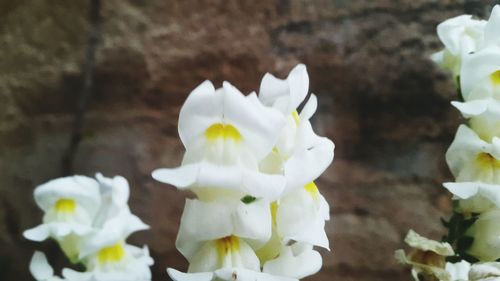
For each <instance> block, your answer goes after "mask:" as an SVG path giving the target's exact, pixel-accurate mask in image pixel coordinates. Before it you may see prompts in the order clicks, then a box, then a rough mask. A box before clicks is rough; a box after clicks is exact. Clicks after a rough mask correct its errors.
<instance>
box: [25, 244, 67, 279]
mask: <svg viewBox="0 0 500 281" xmlns="http://www.w3.org/2000/svg"><path fill="white" fill-rule="evenodd" d="M30 272H31V275H33V277H34V278H35V280H37V281H63V280H64V279H62V278H60V277H57V276H55V275H54V269H53V268H52V266H50V264H49V262H48V261H47V257H46V256H45V254H44V253H42V252H38V251H36V252H35V253H34V254H33V257H32V258H31V262H30Z"/></svg>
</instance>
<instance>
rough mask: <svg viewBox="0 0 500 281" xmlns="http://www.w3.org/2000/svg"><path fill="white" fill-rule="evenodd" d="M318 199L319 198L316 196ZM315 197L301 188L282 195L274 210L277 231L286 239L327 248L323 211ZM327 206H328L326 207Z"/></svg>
mask: <svg viewBox="0 0 500 281" xmlns="http://www.w3.org/2000/svg"><path fill="white" fill-rule="evenodd" d="M318 199H319V198H318ZM317 203H319V202H315V199H314V198H313V197H312V196H311V195H310V194H309V193H308V192H306V191H305V190H303V189H301V190H298V191H295V192H294V193H291V194H290V195H287V196H286V197H284V198H283V199H282V200H281V201H280V203H279V206H278V210H277V212H276V223H277V229H278V233H279V234H280V235H281V236H282V237H283V238H284V239H285V241H287V240H295V241H299V242H305V243H309V244H312V245H317V246H320V247H323V248H325V249H329V242H328V237H327V236H326V233H325V230H324V226H325V211H324V210H323V209H320V208H319V206H318V204H317ZM327 208H328V207H327Z"/></svg>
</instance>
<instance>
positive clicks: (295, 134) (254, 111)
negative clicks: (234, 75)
mask: <svg viewBox="0 0 500 281" xmlns="http://www.w3.org/2000/svg"><path fill="white" fill-rule="evenodd" d="M308 88H309V77H308V74H307V71H306V67H305V66H304V65H298V66H296V67H295V68H294V69H293V70H292V71H291V72H290V74H289V76H288V77H287V78H286V79H284V80H282V79H278V78H276V77H274V76H273V75H271V74H266V75H265V76H264V78H263V79H262V82H261V85H260V90H259V95H257V94H256V93H255V92H252V93H251V94H249V95H247V96H245V95H243V94H242V93H241V92H240V91H239V90H238V89H236V88H235V87H234V86H233V85H231V84H230V83H228V82H224V83H223V85H222V87H221V88H219V89H215V88H214V86H213V84H212V83H211V82H209V81H205V82H203V83H202V84H201V85H199V86H198V87H197V88H196V89H194V90H193V91H192V92H191V94H190V95H189V96H188V98H187V100H186V102H185V103H184V105H183V106H182V108H181V111H180V115H179V135H180V138H181V141H182V143H183V144H184V146H185V148H186V152H185V154H184V158H183V161H182V165H181V166H180V167H177V168H172V169H166V168H165V169H158V170H155V171H154V172H153V174H152V175H153V178H155V179H156V180H158V181H160V182H164V183H167V184H171V185H174V186H176V187H177V188H178V189H181V190H186V189H188V190H190V191H192V192H194V194H196V197H197V198H196V199H187V200H186V205H185V208H184V212H183V214H182V218H181V224H180V229H179V233H178V236H177V240H176V246H177V249H178V250H179V251H180V252H181V253H182V255H183V256H184V257H185V258H186V259H187V260H188V262H189V268H188V273H183V272H180V271H177V270H174V269H172V268H169V269H168V270H167V271H168V274H169V275H170V277H171V278H172V279H174V280H176V281H187V280H199V281H203V280H207V281H208V280H269V281H272V280H276V281H278V280H297V279H300V278H303V277H306V276H309V275H312V274H314V273H316V272H317V271H318V270H319V269H320V267H321V265H322V258H321V256H320V254H319V253H318V252H317V251H315V250H314V249H313V247H314V246H319V247H323V248H326V249H328V248H329V243H328V238H327V236H326V234H325V230H324V226H325V221H326V220H329V216H330V214H329V206H328V203H327V202H326V201H325V199H324V198H323V196H322V195H321V194H320V193H319V191H318V188H317V186H316V184H315V183H314V181H315V180H316V179H317V178H318V177H319V176H320V175H321V174H322V173H323V171H324V170H325V169H326V168H327V167H328V166H329V165H330V163H331V162H332V160H333V150H334V144H333V143H332V142H331V141H330V140H329V139H327V138H325V137H320V136H318V135H316V134H315V133H314V131H313V129H312V126H311V123H310V121H309V119H310V118H311V116H312V115H313V114H314V112H315V111H316V107H317V100H316V97H315V96H314V95H311V96H310V98H309V99H308V100H307V102H305V104H304V106H303V108H302V110H300V113H299V112H298V108H299V106H300V105H301V104H302V103H303V102H304V100H305V99H306V97H307V94H308Z"/></svg>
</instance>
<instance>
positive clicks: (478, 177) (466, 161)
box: [443, 125, 500, 213]
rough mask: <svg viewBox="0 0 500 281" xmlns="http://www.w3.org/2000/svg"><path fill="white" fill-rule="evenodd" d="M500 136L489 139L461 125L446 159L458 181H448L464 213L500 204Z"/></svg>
mask: <svg viewBox="0 0 500 281" xmlns="http://www.w3.org/2000/svg"><path fill="white" fill-rule="evenodd" d="M499 159H500V139H499V138H496V137H495V138H493V140H492V143H488V142H486V141H484V140H482V139H481V138H479V136H478V135H477V134H476V133H475V132H474V131H472V130H471V129H470V128H469V127H467V126H465V125H461V126H460V127H459V128H458V131H457V134H456V136H455V139H454V141H453V143H452V144H451V146H450V148H449V149H448V151H447V152H446V161H447V163H448V166H449V167H450V170H451V172H452V173H453V175H454V176H455V178H456V182H447V183H444V184H443V185H444V187H445V188H447V189H448V190H449V191H450V192H451V193H452V194H453V195H454V198H455V199H458V200H459V205H458V208H457V210H458V211H460V212H463V213H480V212H484V211H486V210H489V209H491V208H493V207H500V185H499V184H500V160H499Z"/></svg>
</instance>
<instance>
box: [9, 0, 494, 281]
mask: <svg viewBox="0 0 500 281" xmlns="http://www.w3.org/2000/svg"><path fill="white" fill-rule="evenodd" d="M86 2H87V1H83V0H73V1H53V0H37V1H29V0H17V1H13V0H10V1H9V0H0V277H1V278H0V279H2V280H16V281H17V280H31V277H30V276H29V273H28V264H29V259H30V258H31V255H32V252H33V250H34V249H41V250H46V251H47V253H48V254H49V256H50V259H51V261H52V262H53V263H55V264H57V265H58V266H60V265H61V264H63V263H64V257H62V256H61V254H60V253H59V251H58V249H57V247H55V245H54V244H53V243H50V242H48V243H42V244H37V243H31V242H28V241H26V240H24V239H23V238H22V237H21V233H22V231H23V230H24V229H26V228H28V227H32V226H34V225H36V224H37V223H38V222H39V221H40V219H41V216H42V213H41V211H39V210H38V209H37V207H36V205H35V203H34V201H33V199H32V191H33V188H34V187H35V186H37V185H38V184H40V183H43V182H44V181H47V180H49V179H51V178H54V177H58V176H60V175H61V169H62V168H61V158H62V155H63V153H64V151H65V149H66V146H67V144H68V142H69V135H70V130H71V126H72V125H71V124H72V118H73V116H74V112H75V106H76V100H77V98H76V97H77V96H78V95H79V93H80V89H81V84H82V72H81V69H82V63H83V59H84V52H85V40H86V10H87V3H86ZM103 2H105V3H103V7H102V14H103V23H102V30H103V31H102V38H101V45H100V47H99V49H98V59H97V65H96V92H95V95H94V99H93V100H92V102H91V105H90V107H89V110H88V111H87V113H86V115H85V117H86V123H85V127H84V132H85V134H84V135H85V137H84V139H83V141H82V143H81V146H80V148H79V150H78V152H77V154H76V157H75V171H76V173H78V174H86V175H93V174H94V173H95V172H96V171H101V172H103V173H104V174H105V175H107V176H112V175H116V174H121V175H123V176H125V177H126V178H128V179H129V181H130V183H131V187H132V189H131V200H130V204H131V207H132V209H133V211H134V212H135V213H137V214H138V215H139V216H140V217H142V218H143V219H144V220H145V221H146V222H147V223H149V224H150V225H151V226H152V229H151V230H150V231H147V232H143V233H138V234H135V235H134V236H133V237H132V238H131V239H130V241H132V242H133V243H137V244H143V243H147V244H148V245H149V246H150V249H151V252H152V255H153V257H154V258H155V262H156V264H155V265H154V267H153V272H154V276H155V279H154V280H168V277H167V276H166V273H165V272H164V269H165V268H166V267H167V266H171V267H177V268H179V269H185V268H186V266H187V265H186V262H185V261H184V259H183V258H182V256H181V255H180V254H179V253H177V252H176V250H175V248H174V241H175V235H176V232H177V226H178V222H179V218H180V214H181V211H182V208H183V204H184V198H185V197H186V196H188V195H189V194H187V193H181V192H178V191H176V190H175V188H173V187H169V186H166V185H162V184H160V183H157V182H154V181H153V180H152V179H151V177H150V172H151V171H152V170H153V169H155V168H158V167H164V166H167V167H173V166H176V165H178V164H179V163H180V158H181V155H182V152H183V147H182V145H181V143H180V140H179V139H178V135H177V127H176V122H177V115H178V110H179V107H180V105H181V104H182V102H183V101H184V99H185V98H186V96H187V94H188V93H189V92H190V90H192V89H193V88H194V87H195V86H197V85H198V84H199V83H200V82H201V81H203V80H204V79H210V80H213V81H214V82H215V83H217V84H219V85H220V83H221V82H222V81H223V80H228V81H231V82H232V83H233V84H235V85H236V86H237V87H239V88H240V89H241V90H243V91H244V92H249V91H251V90H254V89H255V90H257V89H258V85H259V82H260V79H261V77H262V75H263V74H264V73H265V72H267V71H269V72H272V73H274V74H277V75H281V76H282V77H283V76H285V75H286V74H287V73H288V71H289V70H290V69H291V68H292V67H293V66H294V65H295V64H296V63H298V62H303V63H305V64H306V65H307V67H308V70H309V75H310V78H311V86H310V89H311V91H312V92H314V93H316V94H317V95H318V97H319V111H318V113H317V114H316V116H315V117H314V119H313V123H314V124H313V125H314V127H315V129H316V131H317V132H318V133H319V134H322V135H326V136H328V137H330V138H331V139H333V140H334V142H335V143H336V154H335V160H334V163H333V165H332V166H331V167H330V168H329V169H328V170H327V172H326V173H325V174H324V175H323V176H322V177H321V178H320V180H319V181H318V186H319V187H320V189H321V192H322V193H323V194H325V196H326V197H327V200H328V201H329V202H330V203H331V205H332V208H331V212H332V215H333V221H332V222H330V223H329V224H328V225H327V231H328V233H329V237H330V239H331V241H332V244H333V247H332V249H333V251H332V252H330V253H328V252H324V253H323V257H324V268H323V270H322V271H321V272H320V273H319V274H317V275H315V276H313V277H311V278H309V279H307V280H345V281H349V280H367V281H376V280H380V281H381V280H410V276H409V275H408V271H407V270H405V269H404V268H403V267H401V266H399V265H397V264H396V263H395V261H394V260H393V258H392V256H393V251H394V250H395V249H397V248H400V247H402V242H401V241H402V239H403V237H404V235H405V234H406V232H407V230H408V229H410V228H413V229H415V230H416V231H418V232H420V233H422V234H424V235H428V236H430V237H432V238H435V239H439V238H440V236H441V235H442V234H443V233H444V229H443V228H442V227H441V226H440V223H439V218H440V217H442V216H447V214H449V212H450V202H449V200H450V197H449V196H448V195H447V194H446V192H444V190H443V188H441V186H440V184H441V182H443V181H447V180H451V175H450V173H449V172H448V169H447V167H446V164H445V161H444V153H445V151H446V148H447V147H448V145H449V144H450V143H451V140H452V138H453V135H454V133H455V130H456V128H457V126H458V124H459V123H460V122H461V121H460V117H459V114H458V113H457V112H456V111H455V110H454V109H452V107H451V106H450V104H449V101H450V100H453V99H455V98H456V94H455V90H454V86H453V83H452V82H451V81H450V79H449V77H448V75H447V74H446V73H444V72H443V71H441V70H439V69H438V67H436V66H435V65H434V64H433V63H432V62H431V61H430V60H429V59H428V57H429V55H430V54H431V53H432V52H433V51H436V50H438V49H439V48H441V45H440V43H439V41H438V39H437V37H436V35H435V27H436V25H437V24H438V23H439V22H441V21H442V20H444V19H446V18H449V17H452V16H455V15H459V14H463V13H472V14H475V15H480V16H483V17H484V16H487V15H488V13H489V10H490V9H491V7H492V5H493V4H494V2H498V1H464V0H462V1H452V0H444V1H435V0H418V1H417V0H400V1H390V0H376V1H375V0H373V1H370V0H364V1H362V0H353V1H349V0H297V1H295V0H273V1H264V0H262V1H257V0H254V1H246V0H245V1H224V0H203V1H200V0H198V1H196V0H184V1H166V0H108V1H103Z"/></svg>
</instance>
